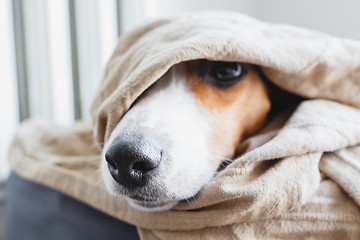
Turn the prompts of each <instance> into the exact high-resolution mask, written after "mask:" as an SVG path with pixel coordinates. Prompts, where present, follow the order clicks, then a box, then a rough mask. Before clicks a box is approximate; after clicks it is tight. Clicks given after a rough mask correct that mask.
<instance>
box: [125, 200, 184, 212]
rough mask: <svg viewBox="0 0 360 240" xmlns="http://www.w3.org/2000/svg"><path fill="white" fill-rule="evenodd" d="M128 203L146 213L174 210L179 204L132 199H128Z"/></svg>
mask: <svg viewBox="0 0 360 240" xmlns="http://www.w3.org/2000/svg"><path fill="white" fill-rule="evenodd" d="M127 201H128V203H129V204H130V205H131V206H132V207H134V208H136V209H138V210H141V211H145V212H160V211H167V210H170V209H172V208H173V207H175V206H176V205H177V204H178V203H179V202H178V201H170V202H148V201H138V200H134V199H131V198H127Z"/></svg>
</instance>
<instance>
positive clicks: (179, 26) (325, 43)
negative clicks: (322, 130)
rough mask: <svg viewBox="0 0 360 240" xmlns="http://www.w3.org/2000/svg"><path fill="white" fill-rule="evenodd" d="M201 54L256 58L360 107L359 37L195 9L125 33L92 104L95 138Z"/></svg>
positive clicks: (290, 80)
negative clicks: (166, 77)
mask: <svg viewBox="0 0 360 240" xmlns="http://www.w3.org/2000/svg"><path fill="white" fill-rule="evenodd" d="M202 58H206V59H209V60H218V61H220V60H223V61H239V62H248V63H252V64H257V65H260V66H262V69H263V71H264V72H265V74H266V75H267V76H268V77H269V78H270V80H271V81H273V82H274V83H275V84H277V85H278V86H281V87H282V88H284V89H286V90H288V91H290V92H292V93H295V94H298V95H301V96H305V97H310V98H326V99H332V100H336V101H339V102H343V103H346V104H350V105H353V106H357V107H360V94H359V92H360V84H359V74H360V73H359V72H360V70H359V62H360V45H359V43H358V42H355V41H352V40H345V39H339V38H334V37H329V36H328V35H325V34H322V33H319V32H314V31H309V30H306V29H300V28H294V27H292V26H287V25H276V24H268V23H265V22H261V21H258V20H255V19H253V18H249V17H247V16H244V15H240V14H236V13H230V12H202V13H196V14H193V13H190V14H185V15H182V16H180V17H178V18H174V19H168V20H162V21H157V22H154V23H151V24H149V25H146V26H143V27H142V28H140V29H138V30H136V31H134V32H132V33H130V34H127V35H125V36H123V37H122V38H121V39H120V41H119V44H118V45H117V47H116V49H115V52H114V54H113V55H112V57H111V59H110V61H109V63H108V65H107V68H106V72H105V76H104V78H103V81H102V82H101V85H100V89H99V91H98V93H97V95H96V97H95V100H94V102H93V104H92V107H91V113H92V118H93V121H94V124H95V128H96V130H95V136H96V140H97V141H98V142H99V143H100V144H102V143H103V142H104V140H106V139H107V138H108V137H109V135H110V133H111V131H112V129H113V127H114V126H115V125H116V123H117V122H118V121H119V120H120V118H121V116H122V115H123V114H124V113H125V112H126V110H128V109H129V107H130V105H131V103H132V102H134V100H135V99H136V98H137V97H138V96H139V95H140V94H141V93H142V92H143V91H144V90H145V89H146V88H148V87H149V86H150V85H151V84H152V83H154V82H155V81H156V80H157V79H159V78H160V77H161V76H162V75H163V74H165V72H166V71H167V70H168V69H169V68H170V67H171V66H172V65H174V64H177V63H180V62H184V61H188V60H194V59H202ZM347 79H354V80H352V81H348V80H347ZM344 80H346V81H344Z"/></svg>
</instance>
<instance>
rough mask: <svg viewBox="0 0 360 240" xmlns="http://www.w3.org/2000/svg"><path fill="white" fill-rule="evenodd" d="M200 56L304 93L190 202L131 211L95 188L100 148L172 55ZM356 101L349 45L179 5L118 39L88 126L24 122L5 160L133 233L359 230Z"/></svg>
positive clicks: (327, 234) (358, 233) (359, 64)
mask: <svg viewBox="0 0 360 240" xmlns="http://www.w3.org/2000/svg"><path fill="white" fill-rule="evenodd" d="M200 58H207V59H211V60H225V61H243V62H249V63H252V64H257V65H259V66H260V67H261V69H262V71H263V72H264V74H265V75H266V76H267V77H268V78H269V80H270V81H271V82H272V83H274V84H275V85H277V86H279V87H281V88H283V89H286V90H287V91H289V92H290V93H292V94H296V95H300V96H303V97H306V98H310V99H309V100H304V101H303V102H302V103H301V104H300V105H299V106H298V107H297V108H296V109H295V110H294V111H293V112H290V113H289V114H284V115H282V114H280V115H279V116H275V117H274V118H273V119H272V120H271V119H269V122H268V125H267V126H266V127H265V128H264V129H263V130H262V131H261V132H260V133H258V134H257V135H256V136H253V137H251V138H249V139H247V140H246V141H244V142H242V143H239V147H238V153H239V157H238V158H237V159H236V160H235V161H234V162H233V163H232V164H230V165H229V166H228V167H227V168H225V169H224V170H223V171H222V172H220V173H219V174H218V175H217V176H216V177H215V178H214V179H213V180H212V181H211V182H210V183H209V184H208V185H207V186H206V187H205V188H204V189H203V190H202V191H201V192H200V193H199V194H198V195H197V196H196V198H195V199H194V200H191V201H190V203H188V202H183V203H181V204H179V205H178V206H176V207H175V208H174V209H173V210H171V211H166V212H159V213H145V212H141V211H139V210H136V209H133V208H132V207H130V206H129V205H128V204H127V202H126V201H125V200H124V199H123V198H122V197H113V196H110V195H108V194H107V193H106V191H105V188H104V186H103V184H102V183H101V179H100V176H99V166H100V156H99V154H100V149H101V146H102V144H103V142H104V141H106V139H107V138H108V137H109V135H110V133H111V131H112V130H113V127H114V126H115V125H116V123H117V122H118V121H119V120H120V119H121V117H122V115H123V114H124V113H125V112H126V111H127V110H128V109H129V107H130V106H131V104H132V103H133V102H134V101H135V100H136V98H137V97H138V96H139V95H141V94H142V92H144V91H145V90H146V89H147V88H148V87H149V86H150V85H151V84H153V83H154V82H155V81H156V80H158V79H159V78H160V77H161V76H162V75H163V74H164V73H165V72H166V71H167V70H168V69H169V68H170V67H171V66H172V65H174V64H176V63H180V62H183V61H187V60H192V59H200ZM283 101H287V99H283ZM359 108H360V43H358V42H355V41H352V40H347V39H339V38H335V37H331V36H328V35H326V34H322V33H318V32H314V31H310V30H306V29H301V28H297V27H292V26H287V25H276V24H268V23H264V22H260V21H258V20H254V19H252V18H249V17H246V16H243V15H240V14H234V13H228V12H200V13H193V14H186V15H182V16H180V17H178V18H174V19H168V20H162V21H157V22H155V23H151V24H149V25H146V26H144V27H142V28H139V29H138V30H136V31H134V32H132V33H129V34H127V35H125V36H123V37H122V38H121V39H120V41H119V44H118V46H117V48H116V49H115V52H114V54H113V56H112V57H111V59H110V61H109V63H108V66H107V69H106V71H105V75H104V78H103V81H102V82H101V85H100V87H99V91H98V93H97V95H96V97H95V99H94V102H93V104H92V108H91V113H92V118H93V123H94V124H93V125H92V126H90V125H86V124H83V123H79V124H77V125H75V126H72V127H66V128H65V127H64V128H60V127H57V126H54V125H51V124H47V123H44V122H40V121H29V122H27V123H24V125H23V126H21V128H20V130H19V132H18V134H17V136H16V138H15V140H14V144H13V146H12V149H11V153H10V158H11V163H12V165H13V167H14V169H15V171H17V172H18V173H19V174H20V175H21V176H23V177H26V178H29V179H32V180H33V181H37V182H40V183H42V184H46V185H48V186H50V187H53V188H55V189H57V190H60V191H63V192H65V193H67V194H69V195H70V196H73V197H75V198H77V199H79V200H81V201H83V202H85V203H87V204H90V205H91V206H93V207H95V208H97V209H100V210H102V211H104V212H106V213H108V214H110V215H112V216H114V217H117V218H119V219H122V220H124V221H126V222H128V223H131V224H134V225H136V226H137V227H138V230H139V233H140V235H141V237H142V238H143V239H232V238H240V239H252V238H256V239H261V238H283V239H289V238H291V239H303V238H306V237H312V238H317V239H337V238H339V236H341V237H347V238H349V239H359V238H360V207H359V202H360V201H359V199H360V194H359V193H360V184H359V183H360V178H359V176H360V152H359V151H360V150H359V149H360V110H359ZM92 136H94V137H92Z"/></svg>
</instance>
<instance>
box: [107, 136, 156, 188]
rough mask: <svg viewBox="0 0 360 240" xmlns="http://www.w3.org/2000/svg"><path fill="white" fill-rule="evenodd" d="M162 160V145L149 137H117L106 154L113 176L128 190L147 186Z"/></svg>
mask: <svg viewBox="0 0 360 240" xmlns="http://www.w3.org/2000/svg"><path fill="white" fill-rule="evenodd" d="M161 158H162V148H161V145H160V144H159V142H158V141H156V140H155V139H154V138H151V137H149V136H132V137H131V138H130V137H126V136H125V137H117V138H115V139H114V141H113V142H112V143H111V144H110V146H109V148H108V149H107V151H106V153H105V159H106V161H107V162H108V168H109V171H110V174H111V176H112V177H113V178H114V179H115V181H117V182H118V183H119V184H121V185H123V186H126V187H128V188H135V187H139V186H143V185H145V184H147V183H148V181H149V178H151V175H152V174H154V172H155V169H156V168H157V167H158V166H159V164H160V162H161Z"/></svg>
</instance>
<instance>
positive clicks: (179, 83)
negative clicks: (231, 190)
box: [102, 66, 219, 210]
mask: <svg viewBox="0 0 360 240" xmlns="http://www.w3.org/2000/svg"><path fill="white" fill-rule="evenodd" d="M211 122H212V115H211V114H210V113H209V112H207V111H206V110H205V109H204V108H202V107H201V105H200V103H199V102H198V100H197V99H196V96H195V95H194V94H193V93H192V92H191V91H190V90H189V88H188V82H187V80H186V79H185V76H184V74H183V72H182V68H181V66H175V67H173V68H172V69H170V70H169V71H168V73H167V74H165V75H164V76H163V77H162V78H161V79H160V80H159V81H158V82H157V83H156V84H155V86H153V87H152V88H151V89H149V91H148V92H146V93H145V95H144V96H143V97H142V99H141V100H140V101H138V102H137V103H136V105H135V106H133V107H132V108H131V109H130V110H129V111H128V112H127V113H126V114H125V116H124V117H123V118H122V119H121V121H120V122H119V124H118V125H117V126H116V128H115V129H114V131H113V132H112V134H111V136H110V138H109V140H108V141H107V143H106V144H105V146H104V149H103V154H102V156H103V161H102V172H103V178H104V182H105V185H106V186H107V189H108V190H109V191H110V193H113V194H123V195H127V192H126V191H125V190H124V189H122V186H121V185H119V184H117V183H116V182H115V181H114V180H113V178H112V177H111V175H110V173H109V171H108V168H107V164H106V161H105V158H104V155H105V152H106V150H107V148H108V147H109V145H110V144H111V142H112V141H113V140H114V138H115V137H116V136H118V135H119V134H121V133H122V132H124V131H127V129H142V131H144V130H143V129H148V130H149V133H148V134H152V133H153V132H156V133H158V134H159V135H160V136H164V140H166V141H168V144H167V143H165V144H164V147H166V148H167V149H165V150H166V152H167V155H166V157H165V159H162V161H167V162H162V163H161V164H162V167H161V168H160V169H161V171H162V172H160V173H159V174H157V176H156V178H154V179H153V181H154V182H153V183H152V184H151V185H150V186H148V188H157V187H159V188H160V186H161V189H162V191H161V194H162V196H161V195H159V196H156V197H157V201H158V202H160V203H161V202H169V201H180V200H183V199H186V198H190V197H192V196H194V195H195V194H196V193H198V192H199V191H200V190H201V188H202V187H203V186H204V185H205V184H206V183H208V182H209V181H210V179H211V178H212V177H213V176H214V174H215V172H216V170H217V168H218V165H219V162H217V161H215V160H214V159H213V158H212V157H211V149H210V145H209V138H210V134H211V129H210V125H211ZM145 131H146V130H145ZM149 190H150V191H151V190H152V189H149ZM153 190H154V189H153ZM155 190H156V189H155ZM145 198H146V196H145ZM156 210H161V208H160V209H156Z"/></svg>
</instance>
